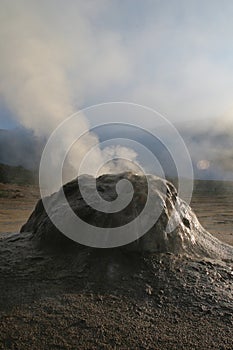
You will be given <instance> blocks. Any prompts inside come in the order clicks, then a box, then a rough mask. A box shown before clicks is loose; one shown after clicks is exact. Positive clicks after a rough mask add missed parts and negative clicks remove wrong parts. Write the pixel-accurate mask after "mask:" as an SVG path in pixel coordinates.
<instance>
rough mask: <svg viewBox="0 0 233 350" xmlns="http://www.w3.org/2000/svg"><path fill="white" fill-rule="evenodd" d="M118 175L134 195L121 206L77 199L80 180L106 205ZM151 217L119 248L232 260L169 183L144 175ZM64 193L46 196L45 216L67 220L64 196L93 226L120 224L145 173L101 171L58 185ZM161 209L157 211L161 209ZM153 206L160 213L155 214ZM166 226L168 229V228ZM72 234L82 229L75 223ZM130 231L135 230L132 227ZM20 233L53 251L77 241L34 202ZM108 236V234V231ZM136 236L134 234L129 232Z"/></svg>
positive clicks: (129, 215) (130, 212)
mask: <svg viewBox="0 0 233 350" xmlns="http://www.w3.org/2000/svg"><path fill="white" fill-rule="evenodd" d="M122 179H124V180H125V179H126V180H129V182H130V183H131V184H132V185H133V191H134V195H133V198H132V200H131V202H130V203H129V205H127V207H126V208H124V209H123V210H121V211H120V212H116V213H104V212H103V211H98V210H95V209H93V208H92V207H90V206H89V205H87V203H86V201H85V200H84V199H83V197H82V195H81V193H80V189H79V183H82V184H83V188H84V193H85V194H86V195H88V193H90V194H91V195H92V193H93V190H94V188H95V187H97V191H98V193H99V194H100V195H101V197H102V198H103V199H105V200H106V201H108V202H109V203H111V201H114V200H115V199H116V197H117V192H116V186H117V184H118V183H119V181H121V180H122ZM148 179H149V183H150V192H151V193H150V195H151V198H152V199H151V200H152V201H153V202H152V203H153V205H151V209H150V211H151V213H150V214H151V217H152V220H153V216H154V217H155V218H156V217H157V216H158V220H154V221H156V222H155V223H154V224H153V226H152V227H151V228H150V229H149V230H148V232H146V233H145V234H144V235H143V236H142V237H140V238H138V239H137V240H136V241H134V242H133V243H131V244H128V245H126V246H125V247H124V248H123V249H126V250H131V251H138V252H142V251H144V252H151V253H173V254H186V255H191V256H192V255H193V256H199V257H212V258H219V259H232V251H233V250H232V248H231V247H230V246H227V245H225V244H223V243H221V242H220V241H219V240H217V239H216V238H214V237H213V236H212V235H211V234H209V233H208V232H207V231H206V230H205V229H204V228H203V227H202V226H201V225H200V223H199V222H198V219H197V217H196V215H195V214H194V212H193V211H192V209H191V208H190V207H189V206H188V205H187V204H186V203H185V202H184V201H183V200H181V199H180V198H178V196H177V191H176V189H175V187H174V186H173V185H172V184H171V183H170V182H168V181H166V180H163V179H161V178H158V177H156V176H152V175H150V176H149V177H148ZM63 190H64V193H65V197H64V198H63V197H62V196H61V190H60V191H59V192H57V193H54V194H53V195H51V196H50V197H48V198H46V205H47V208H49V213H50V216H51V217H53V216H56V217H58V218H61V220H62V221H64V220H67V222H68V221H69V211H68V210H67V204H66V203H65V202H66V200H67V201H68V203H69V205H70V207H71V208H72V210H73V211H74V213H75V214H76V215H78V216H79V217H80V218H81V219H82V220H84V221H85V222H87V223H89V224H91V225H93V226H94V227H109V228H112V227H119V228H120V227H121V226H122V225H126V224H127V223H129V222H130V221H132V220H134V219H135V217H137V216H138V215H139V214H140V212H142V210H143V207H144V205H145V203H146V200H147V195H148V185H147V179H146V177H145V176H139V175H135V174H133V173H130V172H125V173H121V174H117V175H109V174H107V175H102V176H100V177H99V178H97V179H95V178H94V177H92V176H85V175H84V176H80V178H78V179H76V180H73V181H71V182H69V183H67V184H66V185H64V187H63ZM161 208H162V209H161ZM156 210H160V212H159V213H158V215H157V213H156ZM169 226H171V227H174V229H173V230H172V231H171V229H170V231H171V232H169V230H167V229H168V228H169ZM76 229H77V232H78V231H79V230H81V229H82V228H81V227H80V228H79V227H77V228H76ZM134 229H135V230H136V228H134ZM21 232H32V233H33V240H34V241H35V242H37V243H38V245H39V246H41V247H46V248H48V247H50V248H52V249H54V250H56V249H59V248H61V247H62V248H64V247H65V246H70V247H72V246H73V247H76V248H78V244H77V243H76V242H74V241H72V240H70V239H69V238H67V237H66V236H65V235H63V234H62V233H60V232H59V230H58V229H57V228H56V227H55V226H54V225H53V223H52V221H51V220H50V218H49V217H48V214H47V212H46V211H45V209H44V206H43V203H42V200H40V201H39V202H38V204H37V206H36V208H35V210H34V212H33V213H32V215H31V216H30V218H29V220H28V221H27V223H26V224H25V225H24V226H23V227H22V229H21ZM110 234H111V233H110ZM135 238H137V232H135Z"/></svg>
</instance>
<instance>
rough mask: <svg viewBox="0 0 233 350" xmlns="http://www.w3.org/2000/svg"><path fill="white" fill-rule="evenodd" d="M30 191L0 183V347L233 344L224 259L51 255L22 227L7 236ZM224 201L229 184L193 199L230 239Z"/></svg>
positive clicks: (232, 224) (31, 200)
mask: <svg viewBox="0 0 233 350" xmlns="http://www.w3.org/2000/svg"><path fill="white" fill-rule="evenodd" d="M38 197H39V191H38V189H37V188H35V187H32V186H29V187H27V186H25V187H22V186H21V187H19V186H16V185H11V186H9V185H2V184H0V232H2V234H1V235H0V243H1V244H0V248H1V254H0V290H1V298H0V349H2V350H5V349H9V350H10V349H17V350H27V349H30V350H34V349H35V350H37V349H38V350H40V349H46V350H47V349H52V350H56V349H72V350H82V349H90V350H92V349H155V350H156V349H159V350H162V349H179V350H180V349H183V350H194V349H198V350H207V349H211V350H212V349H216V350H221V349H222V350H224V349H225V350H232V348H233V339H232V331H233V297H232V293H233V265H232V263H231V264H230V263H229V264H226V263H221V262H214V261H208V260H207V261H204V260H203V261H197V260H195V259H194V260H192V259H186V258H182V257H173V256H172V255H166V254H165V255H160V256H138V255H136V254H131V253H129V254H126V253H122V252H120V251H118V250H110V251H108V250H105V251H99V250H94V251H90V252H89V250H88V249H86V250H84V251H83V253H82V254H79V256H78V259H77V258H76V256H75V255H72V254H62V255H54V256H53V255H51V256H50V255H48V254H46V253H44V252H41V251H37V250H35V249H34V247H33V244H32V242H31V240H30V239H28V236H27V235H26V234H25V235H23V234H22V238H20V239H19V237H18V236H15V235H7V234H5V233H6V232H17V231H18V230H19V228H20V227H21V225H22V224H23V223H24V222H25V221H26V219H27V218H28V216H29V214H30V212H31V211H32V210H33V208H34V205H35V203H36V202H37V199H38ZM231 200H232V192H231V191H229V190H227V191H224V192H221V191H220V192H218V191H217V192H216V191H206V190H203V191H202V190H201V191H196V192H195V193H194V197H193V201H192V207H193V209H194V211H195V212H196V214H197V215H198V217H199V220H200V222H201V223H202V225H203V226H204V227H205V228H206V229H207V230H208V231H210V232H211V233H212V234H214V235H215V236H216V237H218V238H219V239H220V240H223V241H224V242H227V243H229V244H231V245H233V221H232V220H233V218H232V217H233V215H232V214H233V205H232V202H231ZM4 232H5V233H4ZM1 238H2V239H1Z"/></svg>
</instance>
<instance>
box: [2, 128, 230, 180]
mask: <svg viewBox="0 0 233 350" xmlns="http://www.w3.org/2000/svg"><path fill="white" fill-rule="evenodd" d="M196 124H197V123H195V124H192V123H187V124H184V125H182V124H181V125H176V127H177V129H178V130H179V132H180V134H181V136H182V137H183V139H184V141H185V144H186V146H187V148H188V150H189V152H190V156H191V159H192V164H193V170H194V177H195V179H200V180H224V181H226V180H230V181H232V180H233V136H232V133H231V130H225V131H224V132H223V131H220V130H218V131H216V130H214V129H213V128H211V124H210V123H207V124H206V125H203V124H202V123H199V124H200V126H199V128H198V127H197V126H196ZM94 132H95V133H96V134H97V136H98V137H99V140H100V142H103V141H105V140H109V139H114V138H123V139H131V140H134V141H136V142H138V143H139V144H142V145H144V146H145V147H146V148H147V149H149V150H150V151H151V152H152V153H153V154H154V155H155V156H156V158H157V159H158V161H159V163H160V164H161V166H162V168H163V171H164V174H165V176H166V177H168V178H170V177H173V178H174V177H176V176H177V169H176V165H175V163H174V161H173V159H172V157H171V155H170V153H169V152H168V150H167V148H166V145H163V144H162V142H161V141H160V140H159V139H158V138H157V139H156V138H154V137H153V136H152V135H151V134H150V133H149V132H146V131H143V130H141V129H138V128H134V127H131V126H126V125H124V126H123V125H107V126H104V127H101V128H96V129H95V130H94ZM156 132H157V133H158V134H159V132H160V131H159V130H156ZM163 132H164V131H163ZM165 132H166V130H165ZM167 138H168V141H167V144H170V145H172V147H173V144H175V140H169V135H168V136H167ZM117 142H118V141H116V142H115V144H116V145H117ZM45 143H46V140H45V138H39V137H36V136H35V135H34V134H33V132H32V131H29V130H27V129H24V128H18V129H13V130H4V129H0V163H2V164H8V165H10V166H19V165H21V166H22V167H24V168H25V169H29V170H32V171H33V172H36V171H38V168H39V164H40V158H41V154H42V151H43V147H44V145H45ZM124 146H126V147H131V144H130V143H129V145H127V143H126V144H125V145H124ZM136 152H137V151H136ZM202 160H204V161H205V160H206V161H207V163H208V164H209V166H208V167H207V168H206V169H202V168H200V166H199V162H200V161H202ZM146 161H147V160H146V159H145V163H146ZM146 166H147V172H150V167H151V164H150V163H148V164H146Z"/></svg>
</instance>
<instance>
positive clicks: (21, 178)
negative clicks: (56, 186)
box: [0, 163, 36, 185]
mask: <svg viewBox="0 0 233 350" xmlns="http://www.w3.org/2000/svg"><path fill="white" fill-rule="evenodd" d="M35 182H36V176H35V174H34V173H33V172H32V171H30V170H28V169H25V168H24V167H22V166H10V165H6V164H1V163H0V183H11V184H18V185H32V184H35Z"/></svg>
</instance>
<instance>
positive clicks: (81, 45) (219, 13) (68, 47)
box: [0, 0, 233, 134]
mask: <svg viewBox="0 0 233 350" xmlns="http://www.w3.org/2000/svg"><path fill="white" fill-rule="evenodd" d="M232 18H233V3H232V1H229V0H228V1H226V0H221V1H220V0H219V1H217V0H206V1H199V0H195V1H192V0H189V1H182V0H174V1H173V0H167V1H160V0H145V1H139V0H126V1H119V0H118V1H114V0H108V1H107V0H106V1H105V0H95V1H94V0H93V1H90V0H89V1H88V0H87V1H74V0H71V1H69V2H67V1H64V0H63V1H62V0H58V1H55V0H49V1H43V0H42V1H34V0H30V1H29V0H28V1H25V0H18V1H17V2H13V1H7V0H2V1H1V4H0V27H1V28H0V29H1V30H0V50H1V57H0V102H1V103H0V118H1V119H0V120H1V121H0V128H7V127H9V128H12V127H14V125H18V124H21V125H23V126H25V127H27V128H32V129H33V130H36V132H38V133H42V134H43V133H45V132H46V130H47V129H49V130H51V129H52V128H53V127H54V126H56V125H57V124H58V123H59V122H60V121H61V120H62V119H64V118H65V117H67V116H68V115H69V113H70V112H73V111H74V110H78V109H81V108H83V107H85V106H90V105H92V104H95V103H101V102H109V101H129V102H135V103H139V104H144V105H147V106H149V107H152V108H155V109H156V110H157V111H159V112H160V113H162V114H163V115H165V116H166V117H167V118H168V119H169V120H171V121H172V122H183V121H185V122H187V121H190V120H191V121H193V120H194V121H195V120H201V119H209V118H222V117H224V118H225V116H227V118H228V119H231V118H232V116H231V110H232V108H233V106H232V95H233V45H232V37H233V21H232ZM49 99H50V101H48V100H49ZM54 114H56V115H57V116H56V117H54ZM42 115H44V117H43V116H42ZM43 118H45V119H46V120H50V119H53V122H52V123H51V125H50V124H49V123H48V125H47V123H46V127H43V124H44V119H43Z"/></svg>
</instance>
